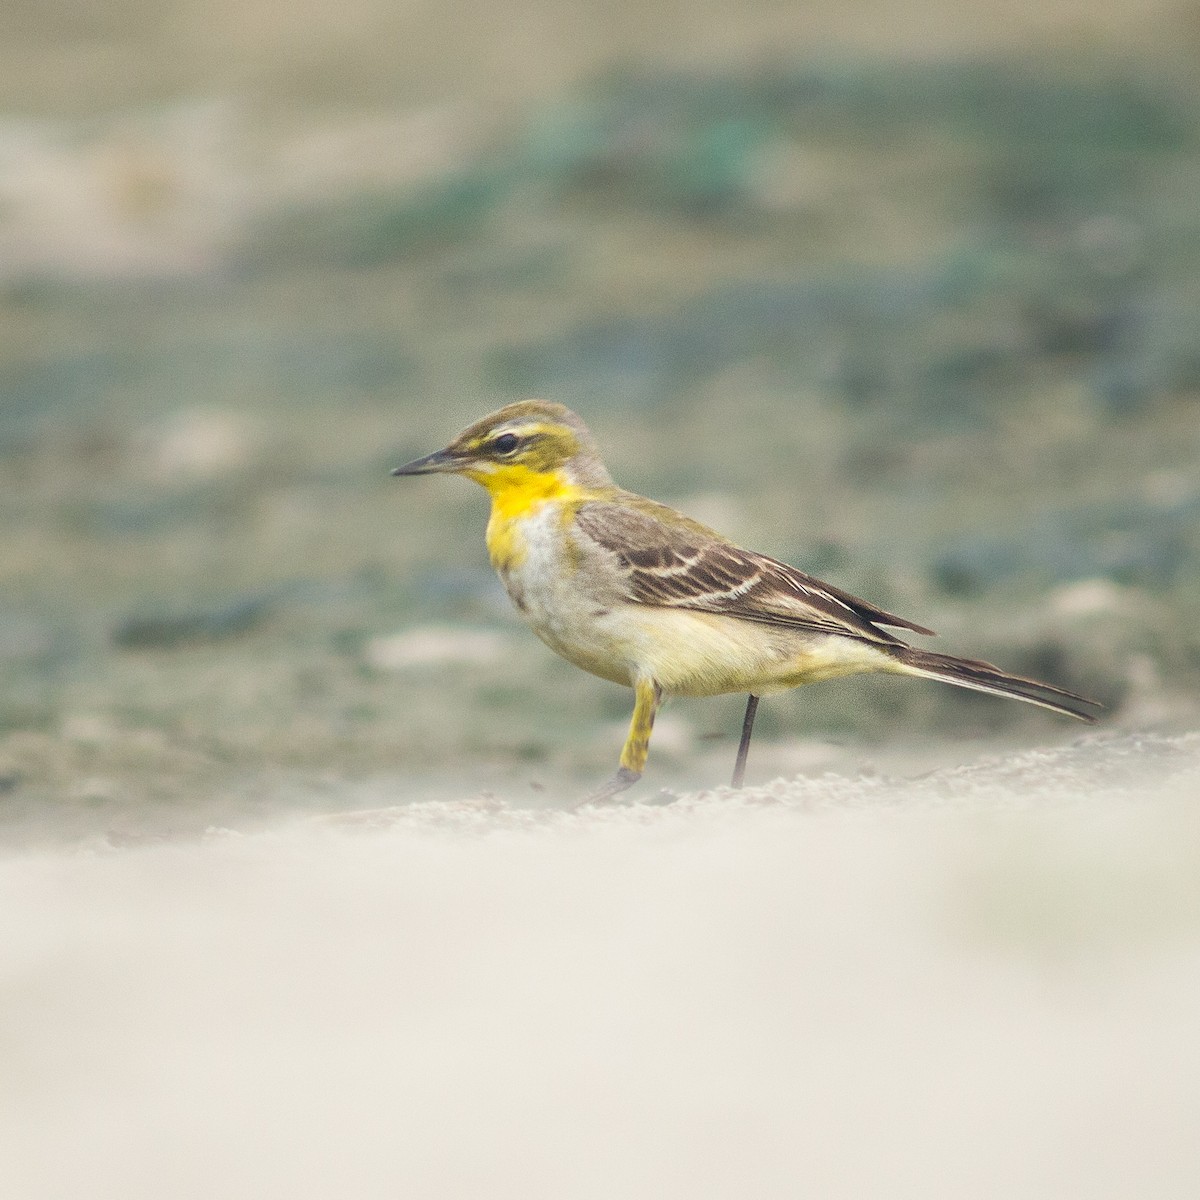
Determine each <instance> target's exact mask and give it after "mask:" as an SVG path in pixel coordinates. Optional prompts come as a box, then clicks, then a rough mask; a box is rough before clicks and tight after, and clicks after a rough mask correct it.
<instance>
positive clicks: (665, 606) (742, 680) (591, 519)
mask: <svg viewBox="0 0 1200 1200" xmlns="http://www.w3.org/2000/svg"><path fill="white" fill-rule="evenodd" d="M392 474H393V475H398V476H410V475H432V474H451V475H462V476H465V477H466V478H467V479H470V480H473V481H474V482H476V483H478V484H481V485H482V486H483V487H484V488H486V489H487V491H488V493H489V494H490V497H491V513H490V516H489V518H488V523H487V537H486V541H487V550H488V556H489V558H490V560H491V563H492V566H493V567H494V568H495V570H496V572H497V574H498V575H499V577H500V580H501V582H502V583H503V585H504V588H505V590H506V591H507V592H508V595H509V597H510V598H511V600H512V602H513V604H514V605H515V606H516V608H517V611H518V612H519V613H520V615H521V616H522V617H523V618H524V619H525V621H526V622H528V624H529V625H530V626H531V627H532V629H533V632H534V633H535V634H537V636H538V637H539V638H540V639H541V640H542V641H543V642H545V643H546V645H547V646H549V647H550V648H551V649H552V650H554V651H556V652H557V653H558V654H560V655H561V656H562V657H563V658H565V659H566V660H567V661H568V662H571V663H573V664H574V665H575V666H577V667H581V668H582V669H583V670H585V671H589V672H591V673H592V674H593V675H597V676H599V677H600V678H601V679H607V680H611V681H612V682H614V683H619V684H623V685H625V686H626V687H630V688H632V689H633V694H634V705H633V716H632V718H631V721H630V726H629V734H628V737H627V738H626V740H625V744H624V746H623V748H622V750H621V756H620V760H619V765H618V768H617V770H616V772H615V774H614V775H613V776H612V777H611V778H610V779H608V780H607V781H606V782H605V783H603V784H602V785H601V786H600V787H598V788H596V789H595V790H593V791H592V792H590V793H589V794H588V795H587V796H585V797H584V798H583V800H582V801H580V803H581V804H588V803H599V802H601V801H606V800H610V799H611V798H612V797H614V796H616V795H617V794H618V793H620V792H623V791H624V790H625V789H626V788H628V787H630V786H632V785H633V784H634V783H636V782H637V781H638V780H639V779H640V778H641V776H642V773H643V771H644V769H645V765H646V759H647V756H648V753H649V748H650V735H651V731H652V730H653V727H654V718H655V714H656V713H657V712H658V709H659V707H660V706H661V704H662V703H663V701H664V700H666V699H667V698H669V697H675V696H684V697H689V696H716V695H724V694H727V693H745V694H746V696H747V702H746V710H745V717H744V719H743V722H742V734H741V740H740V742H739V745H738V752H737V757H736V760H735V764H734V771H733V777H732V786H733V787H735V788H736V787H741V786H742V784H743V782H744V778H745V769H746V761H747V755H748V752H749V747H750V738H751V734H752V731H753V727H754V719H755V714H756V712H757V709H758V702H759V698H760V697H762V696H765V695H770V694H772V693H778V692H782V691H786V690H790V689H792V688H796V687H799V686H801V685H803V684H808V683H815V682H818V681H820V680H825V679H835V678H839V677H842V676H849V675H858V674H863V673H868V672H882V673H885V674H894V675H908V676H916V677H919V678H924V679H934V680H939V681H941V682H943V683H949V684H953V685H954V686H956V687H960V688H969V689H971V690H973V691H977V692H986V693H988V694H990V695H994V696H1007V697H1011V698H1013V699H1015V700H1022V701H1024V702H1025V703H1027V704H1035V705H1039V706H1040V707H1042V708H1045V709H1049V710H1051V711H1052V712H1056V713H1061V714H1064V715H1066V716H1069V717H1075V718H1077V719H1079V720H1081V721H1086V722H1089V723H1090V722H1094V721H1095V720H1096V711H1097V710H1098V709H1100V708H1101V707H1102V706H1101V705H1100V704H1099V703H1098V702H1097V701H1094V700H1089V699H1088V698H1087V697H1085V696H1081V695H1077V694H1076V693H1074V692H1069V691H1067V690H1065V689H1064V688H1061V687H1057V686H1055V685H1054V684H1050V683H1043V682H1041V681H1039V680H1036V679H1028V678H1024V677H1022V676H1020V675H1011V674H1009V673H1007V672H1005V671H1002V670H1001V669H1000V668H999V667H996V666H993V665H992V664H991V663H987V662H982V661H979V660H976V659H968V658H958V657H955V656H953V655H949V654H940V653H938V652H936V651H932V650H927V649H924V648H921V647H918V646H913V645H910V644H909V642H907V641H905V640H903V639H902V638H901V637H900V636H898V635H897V634H896V633H894V632H892V631H893V630H897V629H900V630H904V631H906V633H908V634H917V635H922V636H933V631H932V630H931V629H927V628H925V627H924V626H923V625H918V624H917V623H916V622H914V621H909V620H907V619H906V618H904V617H898V616H896V615H894V614H893V613H889V612H886V611H885V610H884V609H882V608H878V607H877V606H876V605H874V604H871V603H869V602H868V601H866V600H861V599H859V598H858V597H856V596H852V595H851V594H850V593H849V592H845V591H843V590H841V589H840V588H837V587H834V586H832V585H831V584H828V583H822V582H821V581H820V580H818V579H815V578H813V577H812V576H811V575H806V574H805V573H804V572H803V571H800V570H798V569H797V568H795V567H792V566H789V565H788V564H787V563H784V562H780V561H779V560H778V559H774V558H771V557H769V556H768V555H766V554H760V553H757V552H756V551H753V550H746V549H743V548H742V547H741V546H739V545H737V544H735V543H734V542H732V541H731V540H730V539H729V538H727V537H724V536H723V535H722V534H720V533H717V532H716V531H715V530H713V529H710V528H708V527H707V526H706V525H703V524H701V523H700V522H699V521H695V520H693V519H692V518H691V517H688V516H685V515H684V514H683V513H681V512H677V511H676V510H675V509H673V508H670V507H668V506H667V505H665V504H660V503H658V502H657V501H655V500H650V499H647V498H646V497H645V496H640V495H638V494H636V493H634V492H630V491H626V490H625V489H624V488H621V487H619V486H617V484H615V483H614V482H613V479H612V476H611V475H610V474H609V473H608V470H607V468H606V467H605V465H604V462H603V460H602V458H601V456H600V452H599V450H598V448H597V445H596V442H595V440H594V438H593V437H592V434H591V433H590V431H589V430H588V428H587V426H586V425H585V424H584V422H583V421H582V419H581V418H580V417H579V416H578V415H577V414H575V413H574V412H572V411H571V410H570V409H569V408H567V407H566V406H565V405H562V404H557V403H552V402H550V401H545V400H521V401H516V402H514V403H511V404H507V405H505V406H504V407H503V408H500V409H498V410H497V411H496V412H493V413H489V414H488V415H487V416H485V417H483V418H481V419H480V420H478V421H476V422H475V423H474V424H473V425H470V426H468V427H467V428H466V429H464V430H463V431H462V432H461V433H460V434H458V436H457V437H455V438H454V440H453V441H451V442H450V443H449V445H447V446H446V447H445V449H442V450H438V451H435V452H434V453H432V454H427V455H425V457H423V458H418V459H416V460H415V461H413V462H410V463H406V464H405V465H404V466H401V467H396V468H395V469H394V470H393V471H392Z"/></svg>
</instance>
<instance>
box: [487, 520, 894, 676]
mask: <svg viewBox="0 0 1200 1200" xmlns="http://www.w3.org/2000/svg"><path fill="white" fill-rule="evenodd" d="M506 536H507V538H508V540H507V541H506V542H504V543H502V544H503V545H505V546H506V547H507V548H509V549H510V550H515V551H516V552H513V553H510V554H509V555H508V556H507V559H506V560H500V561H497V560H498V557H499V556H498V555H497V554H496V553H495V552H494V551H493V563H494V565H495V566H496V570H497V572H498V574H499V575H500V578H501V580H502V581H503V583H504V586H505V588H506V589H507V591H508V594H509V596H510V597H511V598H512V601H513V603H514V604H515V605H516V607H517V609H518V610H519V611H520V613H521V615H522V616H523V617H524V618H525V620H526V621H527V622H528V623H529V625H530V626H531V628H532V629H533V631H534V633H536V634H537V636H538V637H539V638H541V640H542V641H543V642H545V643H546V645H547V646H549V647H550V648H551V649H552V650H554V651H555V652H556V653H558V654H560V655H561V656H562V657H563V658H565V659H566V660H567V661H568V662H571V663H574V664H575V666H577V667H580V668H582V669H583V670H585V671H589V672H591V674H593V675H598V676H600V678H602V679H610V680H612V681H613V682H614V683H621V684H625V685H627V686H631V685H632V684H633V682H634V680H635V679H637V678H650V679H653V680H654V681H655V682H656V683H657V684H658V685H659V687H660V688H661V689H662V690H663V692H664V693H666V694H669V695H677V696H717V695H722V694H724V693H727V692H751V691H753V692H755V693H756V694H758V695H764V694H767V693H770V692H775V691H784V690H787V689H789V688H794V687H799V686H800V685H801V684H804V683H813V682H816V681H817V680H820V679H830V678H836V677H837V676H841V675H855V674H860V673H862V672H864V671H879V670H887V669H888V667H889V665H890V662H889V660H888V658H887V656H886V655H883V654H881V653H880V652H879V651H878V650H876V649H875V648H874V647H872V646H870V645H867V644H864V643H862V642H860V641H857V640H856V639H853V638H839V637H832V636H829V635H826V634H819V633H817V634H812V633H804V632H801V631H797V630H792V629H781V628H778V627H772V626H769V625H762V624H757V623H752V622H749V621H742V620H738V619H736V618H733V617H725V616H719V615H716V614H711V613H698V612H689V611H687V610H684V609H677V608H666V607H662V608H656V607H650V606H647V605H640V604H631V603H628V602H625V601H622V600H620V599H619V598H618V597H617V596H615V595H613V594H610V592H608V591H606V590H605V588H604V587H603V585H602V583H601V582H600V580H601V579H603V576H602V575H601V576H597V575H596V573H595V572H593V571H589V570H588V569H586V567H584V566H582V565H581V564H580V563H579V562H578V559H577V556H575V555H572V554H571V553H570V552H569V550H568V548H567V547H565V546H564V543H563V542H562V540H561V539H562V537H563V533H562V527H561V523H560V520H559V518H558V515H557V514H556V513H555V512H554V511H553V510H552V509H550V508H549V507H548V508H547V509H546V510H543V512H542V513H539V514H538V515H536V516H535V517H532V518H528V519H526V520H524V521H522V522H521V529H520V535H519V541H517V539H516V538H515V537H514V536H513V534H512V532H511V531H509V532H508V533H507V534H506ZM497 544H501V543H500V539H498V538H493V537H489V546H490V547H491V546H495V545H497Z"/></svg>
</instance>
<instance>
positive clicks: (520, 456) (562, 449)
mask: <svg viewBox="0 0 1200 1200" xmlns="http://www.w3.org/2000/svg"><path fill="white" fill-rule="evenodd" d="M392 474H393V475H433V474H451V475H465V476H467V478H468V479H473V480H475V482H476V483H481V484H483V486H484V487H486V488H487V489H488V491H490V492H492V493H493V494H496V493H497V492H501V491H506V490H508V489H510V488H514V487H516V488H523V487H526V486H528V485H529V484H531V483H533V482H535V481H537V480H544V481H547V482H548V481H551V480H555V481H558V482H559V483H561V484H563V485H572V484H573V485H576V486H583V487H603V486H605V485H609V484H611V483H612V479H611V478H610V476H609V474H608V471H607V470H605V467H604V464H603V463H602V462H601V461H600V456H599V454H598V453H597V451H596V445H595V443H594V442H593V441H592V435H591V434H590V433H589V432H588V428H587V426H586V425H585V424H584V423H583V422H582V421H581V420H580V419H579V418H578V417H577V416H576V415H575V414H574V413H573V412H572V411H571V410H570V409H569V408H567V407H566V406H565V405H562V404H551V403H550V402H548V401H546V400H521V401H519V402H518V403H516V404H507V405H505V406H504V407H503V408H501V409H498V410H497V411H496V412H494V413H491V414H489V415H488V416H486V417H483V418H482V419H481V420H478V421H476V422H475V424H474V425H471V426H469V427H468V428H466V429H464V430H463V431H462V433H460V434H459V435H458V437H456V438H455V439H454V440H453V441H452V442H451V443H450V444H449V445H448V446H447V447H446V448H445V449H444V450H438V451H435V452H434V453H433V454H427V455H426V456H425V457H424V458H418V459H417V460H416V461H415V462H410V463H407V464H405V465H404V466H403V467H397V468H396V469H395V470H394V471H393V472H392Z"/></svg>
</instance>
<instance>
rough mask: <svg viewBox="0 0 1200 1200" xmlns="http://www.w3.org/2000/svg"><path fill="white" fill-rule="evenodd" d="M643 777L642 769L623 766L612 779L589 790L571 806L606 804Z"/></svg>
mask: <svg viewBox="0 0 1200 1200" xmlns="http://www.w3.org/2000/svg"><path fill="white" fill-rule="evenodd" d="M641 777H642V773H641V771H631V770H630V769H629V768H628V767H622V768H621V769H620V770H619V771H618V772H617V773H616V774H615V775H614V776H613V777H612V778H611V779H608V780H606V781H605V782H604V783H602V784H601V785H600V786H599V787H598V788H596V790H595V791H593V792H588V794H587V795H586V796H584V797H583V799H582V800H577V801H576V802H575V803H574V804H573V805H571V807H572V808H586V807H587V806H588V805H589V804H604V803H606V802H607V801H609V800H611V799H612V798H613V797H614V796H615V795H617V794H618V793H619V792H623V791H624V790H625V789H626V788H630V787H632V786H633V785H634V784H635V783H637V781H638V780H639V779H641Z"/></svg>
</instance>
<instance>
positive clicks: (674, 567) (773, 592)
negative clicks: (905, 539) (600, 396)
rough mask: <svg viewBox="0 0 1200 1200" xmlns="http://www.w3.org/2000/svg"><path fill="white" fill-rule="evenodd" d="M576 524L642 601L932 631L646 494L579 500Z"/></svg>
mask: <svg viewBox="0 0 1200 1200" xmlns="http://www.w3.org/2000/svg"><path fill="white" fill-rule="evenodd" d="M576 521H577V523H578V526H579V529H580V530H581V531H582V532H583V533H584V534H585V535H586V536H587V537H589V538H591V539H592V541H594V542H596V543H597V545H600V546H603V547H604V548H605V549H606V550H609V551H611V552H612V553H613V554H615V555H616V556H617V559H618V561H619V562H620V564H621V566H622V567H624V568H625V570H626V572H627V577H628V585H627V586H628V596H629V599H630V600H633V601H634V602H635V603H638V604H649V605H655V606H659V607H666V608H687V609H692V610H695V611H697V612H710V613H719V614H722V615H724V616H730V617H739V618H741V619H742V620H744V621H758V622H761V623H763V624H767V625H785V626H790V627H792V628H797V629H812V630H818V631H821V632H824V633H840V634H844V635H848V636H850V637H859V638H866V639H867V640H869V641H874V642H886V643H889V644H891V645H903V643H902V642H901V641H900V639H899V638H896V637H894V636H893V635H892V634H890V633H887V632H885V631H884V630H883V629H880V628H879V626H881V625H891V626H896V627H899V628H903V629H911V630H912V631H913V632H914V633H924V634H930V633H932V632H933V631H932V630H929V629H925V628H923V627H922V626H920V625H916V624H914V623H913V622H912V621H906V620H905V619H904V618H903V617H897V616H893V615H892V614H891V613H888V612H884V610H883V609H881V608H876V607H875V605H873V604H868V603H867V601H865V600H859V599H858V598H857V597H856V596H851V595H850V594H849V593H848V592H843V591H841V590H840V589H838V588H834V587H830V586H829V585H828V584H825V583H822V582H821V581H820V580H818V579H814V578H813V577H812V576H811V575H805V574H804V572H803V571H798V570H796V568H795V567H789V566H788V565H787V564H786V563H782V562H779V561H778V560H776V559H773V558H769V557H768V556H767V555H765V554H756V553H755V552H754V551H753V550H743V549H742V548H741V547H740V546H735V545H734V544H733V543H732V542H729V541H727V540H726V539H725V538H723V537H721V535H720V534H718V533H714V532H713V531H712V530H711V529H708V528H706V527H705V526H703V525H701V524H699V522H696V521H692V520H691V519H690V518H688V517H684V516H682V514H680V513H677V512H675V511H674V510H673V509H670V508H667V507H666V506H665V505H661V504H655V503H654V502H653V501H649V500H644V499H642V497H640V496H638V497H632V496H631V497H630V501H629V502H628V503H621V502H615V503H614V502H609V501H591V502H589V503H587V504H584V505H582V506H581V507H580V509H579V511H578V513H577V515H576Z"/></svg>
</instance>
